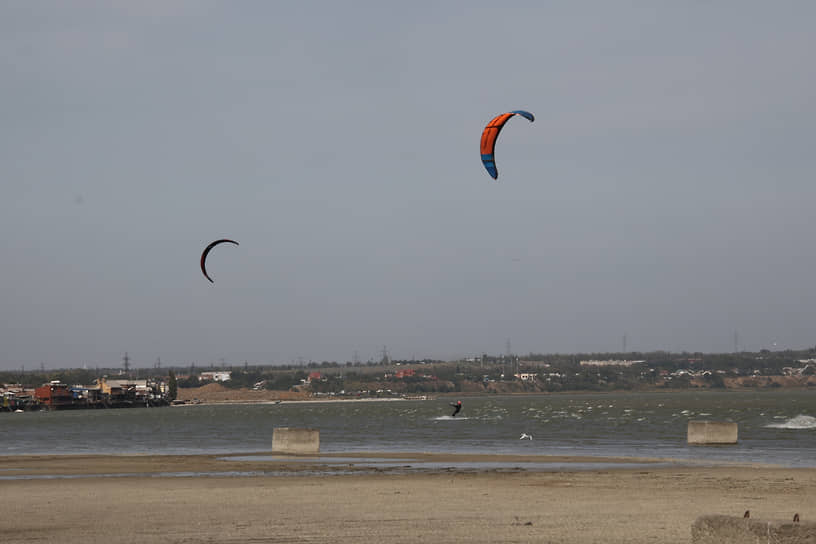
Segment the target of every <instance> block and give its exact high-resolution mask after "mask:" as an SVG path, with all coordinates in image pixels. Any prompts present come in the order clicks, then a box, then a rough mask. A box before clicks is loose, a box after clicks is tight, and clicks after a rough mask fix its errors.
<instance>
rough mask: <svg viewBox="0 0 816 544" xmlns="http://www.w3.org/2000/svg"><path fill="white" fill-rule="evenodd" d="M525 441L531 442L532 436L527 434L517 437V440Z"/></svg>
mask: <svg viewBox="0 0 816 544" xmlns="http://www.w3.org/2000/svg"><path fill="white" fill-rule="evenodd" d="M525 439H527V440H532V439H533V435H531V434H527V433H521V436H519V440H525Z"/></svg>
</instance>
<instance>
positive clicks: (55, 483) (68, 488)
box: [0, 453, 816, 544]
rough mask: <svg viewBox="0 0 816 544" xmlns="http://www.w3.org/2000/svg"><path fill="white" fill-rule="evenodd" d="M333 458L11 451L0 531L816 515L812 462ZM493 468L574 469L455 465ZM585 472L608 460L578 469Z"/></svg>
mask: <svg viewBox="0 0 816 544" xmlns="http://www.w3.org/2000/svg"><path fill="white" fill-rule="evenodd" d="M269 455H272V454H269ZM329 455H330V457H332V458H337V459H333V460H332V463H338V465H333V466H345V468H346V469H345V470H343V471H341V472H339V473H338V472H337V471H336V470H335V469H333V468H332V466H329V465H328V464H326V463H325V462H320V461H319V460H318V461H317V462H316V461H315V460H314V459H313V458H309V457H297V456H273V457H272V458H271V459H268V458H266V457H263V456H262V455H261V454H258V459H257V460H248V461H237V460H229V459H226V460H225V459H224V458H225V457H227V456H224V455H137V456H131V455H123V456H119V455H68V456H59V455H45V456H6V457H0V467H2V469H3V470H2V471H0V476H2V478H3V479H0V493H2V494H3V496H4V497H9V498H10V497H13V498H14V500H4V501H3V502H2V504H0V533H2V534H3V542H6V543H11V544H17V543H20V544H22V543H26V544H27V543H29V542H56V541H60V542H83V543H86V544H96V543H100V544H101V543H103V542H104V543H107V542H110V538H111V535H112V530H113V529H112V528H111V522H112V520H115V521H114V523H115V525H116V534H117V535H118V536H117V539H118V540H119V541H128V542H140V543H144V544H152V543H182V542H230V543H251V542H362V541H369V542H384V541H394V542H400V543H406V544H414V543H420V542H429V541H433V542H440V543H462V542H493V543H510V542H559V543H579V542H606V543H624V542H626V543H634V544H640V543H647V542H650V543H651V542H666V543H674V542H677V543H680V542H684V543H685V542H689V541H690V535H691V532H690V531H691V525H692V523H693V522H694V520H695V519H696V518H698V517H699V516H702V515H711V514H723V515H730V516H741V515H742V513H743V512H744V511H745V510H750V511H751V518H752V519H763V520H782V521H790V520H791V518H792V516H793V514H794V513H799V515H800V517H801V519H802V520H803V521H808V520H813V519H816V503H814V502H813V500H812V497H811V494H812V489H813V488H814V486H816V469H812V468H805V469H794V468H778V467H773V466H762V465H726V464H714V465H712V464H704V465H703V464H700V465H693V464H683V465H674V464H665V463H661V460H656V459H638V460H636V461H637V462H638V463H639V465H638V466H637V467H634V468H632V466H631V465H629V464H627V463H631V462H632V461H635V460H633V459H630V458H621V459H598V458H578V457H575V458H564V457H546V456H494V455H487V456H485V455H448V454H422V453H419V454H417V453H399V454H398V453H389V454H377V453H371V454H360V453H355V454H353V455H348V456H344V455H340V454H329ZM361 457H373V458H376V459H379V460H380V461H388V460H391V461H398V462H399V463H400V464H405V463H421V462H436V463H437V464H438V465H439V466H440V467H443V468H437V469H433V470H424V471H416V472H406V471H405V470H396V469H395V470H393V471H389V470H387V469H382V468H380V469H378V468H364V467H361V468H360V470H354V469H353V467H354V465H355V464H356V463H358V462H359V460H360V458H361ZM343 458H346V459H347V460H348V463H346V464H345V465H343V464H342V463H341V461H342V460H343ZM489 461H492V462H496V461H499V462H504V463H505V464H506V465H507V466H509V467H512V466H513V464H514V463H519V464H520V463H523V462H527V461H540V462H551V463H552V462H561V463H564V465H565V466H561V467H560V468H558V469H555V470H525V469H521V468H506V469H495V468H484V469H472V468H457V465H459V464H462V463H480V462H489ZM662 461H665V460H662ZM582 462H595V463H599V462H604V463H608V464H605V465H604V466H603V467H602V468H597V469H581V468H576V469H571V468H570V467H569V464H570V463H582ZM616 464H617V465H618V466H615V465H616ZM577 466H578V465H576V467H577ZM230 472H232V473H233V475H225V474H227V473H230ZM250 473H251V474H250ZM167 474H175V475H176V477H172V476H167ZM246 474H249V475H246ZM49 475H51V476H53V475H63V476H70V477H63V478H53V477H49ZM90 475H105V476H104V477H92V476H90ZM21 476H22V477H23V478H20V477H21ZM26 476H30V477H29V478H27V479H26V478H25V477H26ZM9 477H12V478H16V479H9ZM349 498H353V500H348V499H349Z"/></svg>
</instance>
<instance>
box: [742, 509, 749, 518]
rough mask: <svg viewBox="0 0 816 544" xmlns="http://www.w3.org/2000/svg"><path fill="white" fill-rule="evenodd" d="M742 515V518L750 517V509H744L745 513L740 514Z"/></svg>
mask: <svg viewBox="0 0 816 544" xmlns="http://www.w3.org/2000/svg"><path fill="white" fill-rule="evenodd" d="M742 517H744V518H750V517H751V511H750V510H746V511H745V513H744V514H743V515H742Z"/></svg>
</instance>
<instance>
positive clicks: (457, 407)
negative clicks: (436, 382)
mask: <svg viewBox="0 0 816 544" xmlns="http://www.w3.org/2000/svg"><path fill="white" fill-rule="evenodd" d="M450 405H451V406H453V415H451V417H456V414H458V413H459V411H460V410H461V409H462V401H461V400H460V401H459V402H457V403H455V404H454V403H453V402H451V403H450Z"/></svg>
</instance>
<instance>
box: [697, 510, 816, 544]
mask: <svg viewBox="0 0 816 544" xmlns="http://www.w3.org/2000/svg"><path fill="white" fill-rule="evenodd" d="M791 519H793V514H791ZM691 541H692V543H693V544H760V543H762V544H766V543H768V542H773V543H775V544H816V523H792V522H790V521H787V522H782V521H769V520H763V519H753V518H743V517H741V516H740V517H735V516H701V517H699V518H697V519H696V520H694V523H693V524H692V526H691Z"/></svg>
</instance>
